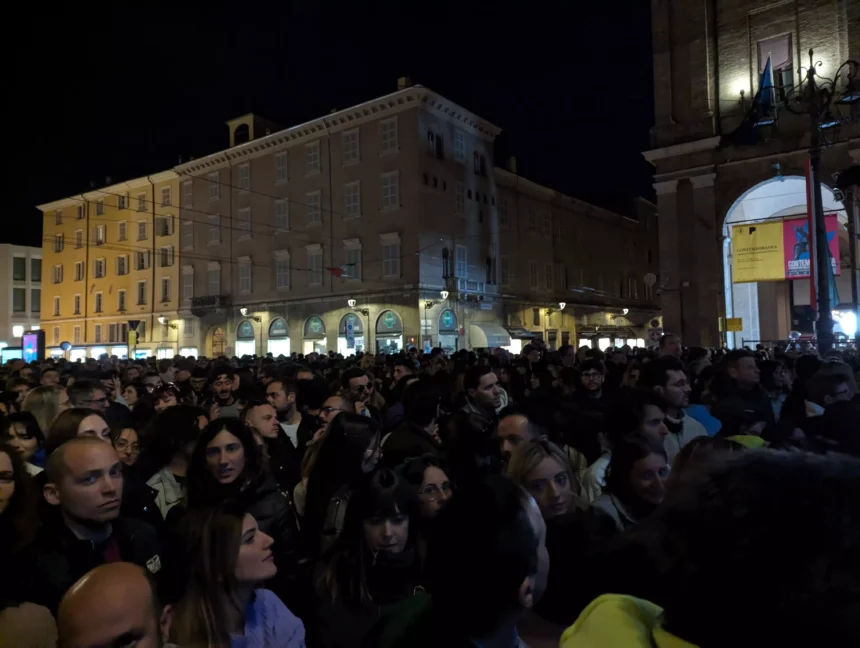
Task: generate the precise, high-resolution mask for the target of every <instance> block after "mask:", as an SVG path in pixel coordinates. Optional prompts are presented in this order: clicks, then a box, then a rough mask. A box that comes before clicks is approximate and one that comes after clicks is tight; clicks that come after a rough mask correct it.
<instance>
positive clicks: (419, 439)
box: [382, 377, 443, 468]
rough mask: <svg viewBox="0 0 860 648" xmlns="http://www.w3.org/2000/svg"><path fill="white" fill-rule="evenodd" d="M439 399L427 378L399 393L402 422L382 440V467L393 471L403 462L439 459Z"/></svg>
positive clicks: (433, 386) (416, 380)
mask: <svg viewBox="0 0 860 648" xmlns="http://www.w3.org/2000/svg"><path fill="white" fill-rule="evenodd" d="M440 403H441V397H440V395H439V390H438V389H436V385H435V384H434V383H433V381H432V380H430V379H429V378H426V377H425V378H415V379H413V381H412V382H411V383H409V384H408V385H406V388H405V389H404V390H403V398H402V402H401V403H400V404H402V406H403V421H402V422H401V423H400V424H399V425H398V426H397V427H395V428H394V430H393V431H392V432H391V434H389V435H388V436H387V437H386V438H385V439H384V440H383V446H382V450H383V452H382V464H383V465H385V466H389V467H391V468H396V467H397V466H399V465H400V464H401V463H403V462H404V461H406V460H407V459H411V458H413V457H420V456H422V455H425V454H431V455H434V456H436V457H441V456H442V454H443V452H442V440H441V439H440V438H439V431H438V428H437V425H436V419H437V418H438V416H439V405H440Z"/></svg>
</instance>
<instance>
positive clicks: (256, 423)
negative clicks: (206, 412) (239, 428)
mask: <svg viewBox="0 0 860 648" xmlns="http://www.w3.org/2000/svg"><path fill="white" fill-rule="evenodd" d="M274 384H277V383H269V388H270V389H271V387H272V385H274ZM242 416H243V418H244V421H245V425H247V426H248V427H249V428H250V429H251V431H252V432H253V433H254V436H255V438H257V440H258V442H259V443H260V444H262V445H265V447H266V453H267V455H268V457H269V470H270V471H271V473H272V476H273V477H274V478H275V479H276V480H277V482H278V485H280V487H281V488H282V489H284V490H285V491H287V492H288V493H292V492H293V489H294V488H295V487H296V484H298V483H299V481H301V457H300V455H299V453H298V451H297V450H296V447H295V445H293V443H292V441H291V439H290V438H289V437H288V435H287V434H286V432H285V431H284V429H283V424H282V423H278V415H277V412H276V411H275V408H274V407H273V406H272V405H271V404H270V403H267V402H265V401H251V402H249V403H248V404H247V405H246V406H245V409H244V411H243V412H242Z"/></svg>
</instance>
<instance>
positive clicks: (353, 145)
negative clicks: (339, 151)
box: [341, 130, 361, 164]
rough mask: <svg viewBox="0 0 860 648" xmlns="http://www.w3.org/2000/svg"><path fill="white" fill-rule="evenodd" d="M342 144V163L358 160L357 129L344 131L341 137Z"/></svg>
mask: <svg viewBox="0 0 860 648" xmlns="http://www.w3.org/2000/svg"><path fill="white" fill-rule="evenodd" d="M341 142H342V146H343V163H344V164H355V163H356V162H358V161H359V160H360V155H361V154H360V151H359V143H358V142H359V141H358V130H351V131H346V132H345V133H344V134H343V136H342V138H341Z"/></svg>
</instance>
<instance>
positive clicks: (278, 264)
mask: <svg viewBox="0 0 860 648" xmlns="http://www.w3.org/2000/svg"><path fill="white" fill-rule="evenodd" d="M289 287H290V255H289V254H287V253H286V252H275V288H277V289H278V290H286V289H288V288H289Z"/></svg>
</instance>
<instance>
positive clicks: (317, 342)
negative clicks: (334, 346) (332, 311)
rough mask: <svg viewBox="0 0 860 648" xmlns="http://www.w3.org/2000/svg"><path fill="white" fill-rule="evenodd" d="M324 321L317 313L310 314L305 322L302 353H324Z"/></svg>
mask: <svg viewBox="0 0 860 648" xmlns="http://www.w3.org/2000/svg"><path fill="white" fill-rule="evenodd" d="M325 352H326V343H325V322H324V321H323V318H322V317H320V316H319V315H311V316H310V317H309V318H308V319H307V321H306V322H305V329H304V340H302V353H304V354H305V355H308V354H309V353H325Z"/></svg>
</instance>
